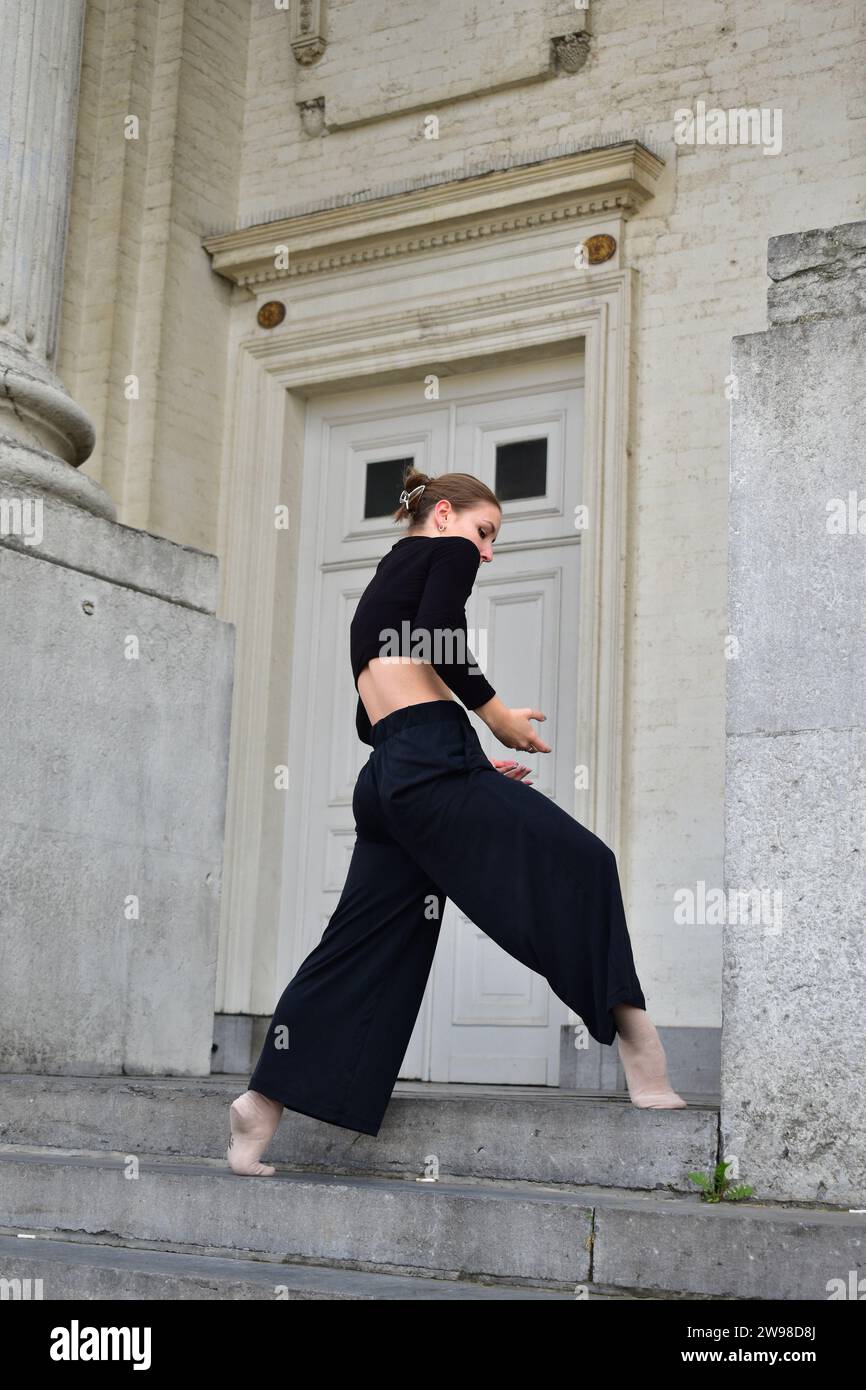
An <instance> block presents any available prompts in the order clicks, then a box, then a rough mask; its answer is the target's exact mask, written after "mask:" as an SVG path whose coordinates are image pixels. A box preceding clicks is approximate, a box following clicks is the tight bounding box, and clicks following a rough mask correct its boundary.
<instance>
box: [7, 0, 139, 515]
mask: <svg viewBox="0 0 866 1390" xmlns="http://www.w3.org/2000/svg"><path fill="white" fill-rule="evenodd" d="M84 10H85V0H62V3H58V0H0V491H2V489H3V486H4V485H5V484H9V485H11V486H12V487H13V488H16V489H20V490H22V491H25V492H28V493H33V492H35V493H40V494H48V495H51V496H54V497H57V498H60V499H62V500H64V501H66V502H70V503H73V504H74V505H77V506H79V507H83V508H85V509H86V510H87V511H89V512H93V513H95V514H96V515H98V516H102V517H107V518H109V519H114V516H115V508H114V504H113V503H112V501H111V499H110V498H109V497H108V495H107V493H105V492H104V491H103V489H102V488H101V487H99V486H98V485H97V484H96V483H95V482H93V480H92V479H90V478H88V477H87V476H86V475H85V474H83V473H80V472H78V469H79V467H80V465H81V464H82V463H84V461H85V459H87V458H88V457H89V456H90V454H91V452H92V450H93V444H94V434H93V426H92V425H91V423H90V420H89V419H88V417H87V415H86V414H85V412H84V411H83V410H82V409H81V407H80V406H78V405H76V403H75V402H74V401H73V400H71V399H70V397H69V396H68V395H67V393H66V391H65V390H64V388H63V384H62V382H61V381H60V380H59V378H58V377H57V375H56V373H55V371H54V363H55V360H56V356H57V333H58V323H59V319H60V305H61V296H62V291H63V264H64V250H65V243H66V226H67V219H68V213H69V193H70V186H71V179H72V159H73V149H74V144H75V121H76V110H77V103H78V83H79V72H80V67H81V44H82V36H83V31H84Z"/></svg>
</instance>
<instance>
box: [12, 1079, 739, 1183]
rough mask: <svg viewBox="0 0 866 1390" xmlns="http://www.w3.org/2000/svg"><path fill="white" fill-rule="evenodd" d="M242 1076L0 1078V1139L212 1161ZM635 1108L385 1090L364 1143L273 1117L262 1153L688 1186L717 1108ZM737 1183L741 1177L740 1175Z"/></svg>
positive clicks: (707, 1101) (223, 1140)
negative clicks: (383, 1105)
mask: <svg viewBox="0 0 866 1390" xmlns="http://www.w3.org/2000/svg"><path fill="white" fill-rule="evenodd" d="M248 1079H249V1078H248V1077H231V1076H219V1077H213V1078H211V1077H153V1076H151V1077H129V1076H121V1077H117V1076H112V1077H78V1076H32V1075H12V1074H6V1075H3V1076H0V1115H2V1117H3V1118H2V1124H0V1140H2V1141H3V1142H5V1143H15V1144H33V1145H37V1146H42V1147H48V1146H52V1147H53V1146H60V1147H62V1148H68V1149H87V1150H98V1149H111V1150H122V1151H123V1152H125V1153H143V1152H145V1153H155V1154H168V1155H177V1156H178V1157H181V1158H185V1157H187V1156H195V1157H201V1158H224V1156H225V1151H226V1144H227V1143H228V1107H229V1105H230V1104H231V1102H232V1100H233V1099H234V1098H235V1096H237V1095H239V1094H240V1093H241V1092H242V1091H244V1090H245V1089H246V1085H247V1081H248ZM684 1099H686V1100H688V1101H689V1102H690V1104H689V1106H688V1108H687V1109H685V1110H669V1111H660V1110H638V1109H637V1108H636V1107H635V1106H633V1105H632V1104H631V1102H630V1101H629V1100H628V1098H627V1097H625V1098H623V1097H619V1096H609V1097H606V1096H599V1095H597V1094H590V1095H581V1094H579V1093H576V1092H570V1091H559V1090H557V1089H555V1088H552V1087H542V1086H520V1087H517V1086H469V1085H456V1084H449V1085H445V1084H437V1083H408V1082H398V1084H397V1089H396V1090H395V1092H394V1096H393V1098H392V1100H391V1103H390V1105H389V1107H388V1110H387V1113H386V1115H385V1120H384V1123H383V1125H382V1128H381V1129H380V1131H379V1133H378V1135H376V1136H375V1138H374V1137H373V1136H372V1135H369V1134H361V1135H359V1134H357V1133H356V1132H355V1131H354V1130H348V1129H341V1128H340V1127H339V1126H337V1125H330V1124H325V1123H324V1122H323V1121H321V1120H315V1119H312V1118H310V1117H309V1116H307V1115H302V1114H300V1113H299V1112H297V1111H294V1110H293V1111H289V1110H286V1111H284V1112H283V1118H282V1121H281V1123H280V1128H279V1129H278V1131H277V1134H276V1136H275V1138H274V1140H273V1142H272V1144H271V1146H270V1148H269V1150H268V1158H269V1159H270V1161H271V1162H273V1163H280V1164H287V1165H289V1166H291V1167H293V1168H297V1169H300V1170H303V1171H304V1172H314V1173H315V1172H321V1173H330V1174H333V1173H348V1174H363V1173H367V1174H370V1175H374V1174H384V1175H388V1174H405V1175H408V1176H413V1177H414V1176H416V1175H419V1176H420V1175H422V1174H423V1173H424V1172H425V1169H427V1168H428V1167H430V1166H432V1163H431V1160H432V1159H435V1160H436V1161H437V1162H438V1171H439V1173H440V1174H441V1175H442V1176H447V1177H456V1178H464V1177H478V1178H494V1179H506V1180H516V1181H521V1182H554V1183H560V1182H568V1183H576V1184H578V1185H586V1184H592V1185H595V1186H599V1187H617V1188H634V1189H636V1190H639V1191H644V1190H646V1191H653V1190H656V1189H662V1190H671V1191H676V1192H685V1193H688V1192H694V1191H695V1188H694V1185H693V1184H692V1183H690V1182H689V1180H688V1176H687V1175H688V1173H689V1172H690V1171H692V1170H694V1169H698V1170H700V1171H701V1172H709V1170H710V1169H711V1168H712V1166H713V1164H714V1163H715V1162H716V1155H717V1147H718V1103H717V1102H716V1103H715V1104H714V1103H713V1100H712V1098H708V1097H695V1098H693V1097H690V1096H685V1097H684ZM742 1181H744V1182H747V1181H748V1175H747V1174H745V1173H744V1174H743V1177H742Z"/></svg>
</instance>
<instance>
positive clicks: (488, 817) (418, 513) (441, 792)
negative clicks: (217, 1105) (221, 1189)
mask: <svg viewBox="0 0 866 1390" xmlns="http://www.w3.org/2000/svg"><path fill="white" fill-rule="evenodd" d="M407 515H408V517H409V520H410V525H409V529H408V531H407V533H406V534H405V535H404V536H403V537H402V539H400V540H399V541H397V542H396V543H395V544H394V545H393V546H392V547H391V549H390V550H389V552H388V553H387V554H386V555H385V556H384V558H383V559H382V560H380V562H379V565H378V567H377V569H376V572H375V574H374V576H373V578H372V579H371V580H370V583H369V584H368V585H367V588H366V589H365V591H364V593H363V595H362V596H361V599H360V601H359V603H358V607H357V609H356V612H355V616H354V618H353V619H352V624H351V634H350V636H351V641H350V646H351V659H352V670H353V673H354V677H355V687H356V689H357V691H358V697H359V698H358V704H357V713H356V721H355V722H356V727H357V731H358V735H359V737H360V738H361V740H362V741H363V742H365V743H368V744H370V745H371V747H372V750H373V751H372V753H371V754H370V757H369V758H368V760H367V762H366V763H365V764H364V766H363V768H362V769H361V772H360V775H359V777H358V780H357V783H356V785H355V791H354V797H353V802H352V811H353V815H354V817H355V823H356V824H355V830H356V841H355V848H354V851H353V854H352V859H351V862H350V865H349V871H348V875H347V877H346V882H345V886H344V888H343V892H342V895H341V897H340V901H339V903H338V904H337V907H336V909H335V910H334V913H333V915H332V916H331V918H330V920H329V922H328V925H327V927H326V929H325V932H324V934H323V936H322V939H321V941H320V942H319V944H318V946H316V948H315V949H314V950H313V951H312V952H311V954H310V955H309V956H307V958H306V960H305V961H304V962H303V964H302V965H301V967H300V969H299V970H298V972H297V974H296V975H295V976H294V978H293V979H292V980H291V981H290V983H289V984H288V986H287V987H286V989H285V991H284V992H283V995H282V998H281V999H280V1001H279V1003H278V1005H277V1008H276V1012H275V1013H274V1016H273V1020H272V1022H271V1025H270V1028H269V1031H268V1036H267V1038H266V1040H265V1044H264V1047H263V1048H262V1052H261V1055H260V1057H259V1060H258V1062H257V1064H256V1067H255V1070H254V1071H253V1074H252V1076H251V1077H250V1082H249V1090H247V1091H246V1092H245V1093H244V1094H243V1095H242V1096H239V1097H238V1099H237V1100H235V1101H233V1102H232V1106H231V1111H230V1128H231V1138H230V1140H229V1147H228V1151H227V1155H226V1156H227V1159H228V1162H229V1165H230V1166H231V1168H232V1169H233V1171H234V1172H236V1173H240V1174H244V1175H250V1176H265V1175H270V1174H272V1173H273V1172H274V1169H273V1168H272V1167H270V1166H269V1165H265V1164H263V1163H262V1162H261V1155H262V1153H263V1152H264V1151H265V1149H266V1148H267V1146H268V1144H269V1143H270V1141H271V1139H272V1138H273V1135H274V1132H275V1130H276V1128H277V1125H278V1124H279V1121H280V1117H281V1115H282V1111H283V1108H284V1107H286V1108H287V1109H289V1110H297V1111H300V1112H301V1113H302V1114H306V1115H312V1116H314V1117H315V1118H316V1119H319V1120H325V1121H327V1122H328V1123H329V1124H335V1125H342V1126H343V1127H345V1128H347V1129H352V1130H357V1131H360V1132H362V1133H364V1134H374V1135H375V1134H377V1133H378V1131H379V1127H380V1125H381V1123H382V1118H383V1115H384V1112H385V1109H386V1107H387V1105H388V1101H389V1098H390V1096H391V1092H392V1090H393V1086H394V1082H395V1081H396V1079H397V1075H398V1073H399V1070H400V1065H401V1063H402V1061H403V1058H404V1056H405V1053H406V1048H407V1047H408V1045H409V1039H410V1037H411V1034H412V1030H413V1027H414V1025H415V1020H416V1018H417V1015H418V1011H419V1009H420V1006H421V1000H422V996H423V994H424V990H425V987H426V984H427V979H428V976H429V972H430V967H431V965H432V962H433V954H434V951H435V949H436V943H437V939H438V935H439V924H440V922H441V920H442V912H443V910H444V907H445V901H446V899H447V898H451V899H452V901H453V902H454V903H456V905H457V906H458V907H459V908H460V910H461V912H464V913H465V914H466V916H467V917H469V918H470V920H471V921H472V922H474V923H475V924H476V925H477V926H478V927H480V928H481V929H482V931H484V932H486V933H487V935H488V936H490V937H491V938H492V939H493V940H494V941H496V942H497V943H498V944H499V945H500V946H501V947H502V948H503V949H504V950H505V951H507V952H508V953H509V954H510V955H512V956H514V957H515V958H516V959H517V960H519V961H522V962H523V963H524V965H528V966H529V967H530V969H532V970H535V971H537V972H538V973H539V974H541V975H543V976H545V978H546V979H547V981H548V983H549V984H550V986H551V988H552V990H553V991H554V993H555V994H557V995H558V996H559V998H560V999H562V1000H563V1001H564V1002H565V1003H566V1004H568V1005H569V1007H570V1008H572V1009H574V1010H575V1012H576V1013H577V1014H578V1015H579V1016H580V1018H581V1019H582V1020H583V1022H584V1024H585V1025H586V1028H587V1030H588V1031H589V1033H590V1034H591V1035H592V1037H593V1038H595V1039H596V1040H597V1041H598V1042H601V1043H605V1044H607V1045H610V1044H611V1043H612V1042H613V1039H614V1037H615V1036H616V1035H617V1034H618V1035H619V1053H620V1057H621V1058H622V1063H623V1068H624V1071H625V1075H626V1081H627V1085H628V1090H629V1096H630V1098H631V1101H632V1103H633V1104H634V1105H636V1106H639V1107H640V1108H642V1109H665V1110H667V1109H680V1108H682V1107H683V1106H685V1104H686V1102H685V1101H684V1100H683V1099H682V1097H680V1096H678V1095H677V1094H676V1093H675V1092H674V1091H673V1090H671V1087H670V1084H669V1081H668V1074H667V1064H666V1060H665V1054H664V1050H663V1048H662V1045H661V1042H660V1040H659V1036H658V1033H657V1031H656V1029H655V1027H654V1025H653V1024H652V1023H651V1022H650V1019H649V1018H648V1016H647V1013H646V1001H645V999H644V996H643V992H642V990H641V987H640V983H639V981H638V978H637V975H636V973H635V967H634V961H633V958H632V951H631V943H630V941H629V935H628V930H627V927H626V921H625V913H624V910H623V903H622V894H621V891H620V883H619V876H618V872H617V864H616V858H615V856H614V854H613V851H612V850H610V849H609V848H608V847H607V846H606V845H605V844H604V843H603V841H602V840H600V839H599V838H598V837H597V836H596V835H593V834H592V833H591V831H589V830H587V829H586V828H585V827H584V826H582V825H581V824H580V823H579V822H578V821H576V820H575V819H574V818H573V817H572V816H570V815H569V814H568V813H567V812H566V811H563V810H562V809H561V808H560V807H559V806H557V805H556V803H555V802H554V801H551V800H550V798H549V797H546V796H533V795H532V792H531V790H530V788H531V784H530V783H527V782H525V781H524V780H523V779H524V778H525V776H526V773H527V772H528V771H529V769H528V768H527V767H525V766H523V765H522V764H519V763H515V762H513V761H504V760H493V759H489V758H487V757H486V756H485V754H484V752H483V750H482V747H481V744H480V742H479V740H478V735H477V734H476V732H475V729H474V728H473V726H472V723H471V721H470V720H469V717H468V716H467V714H466V709H471V710H474V711H475V713H476V714H477V715H478V717H479V718H480V719H483V720H484V723H485V724H486V725H487V727H488V728H489V729H490V730H491V732H492V733H493V734H494V735H495V737H496V738H497V739H498V740H499V742H500V743H502V744H504V746H505V747H506V748H511V749H515V750H519V751H520V752H526V753H549V752H550V747H549V746H548V744H546V743H545V742H544V741H543V739H542V738H541V736H540V735H539V733H538V731H537V730H536V729H535V728H534V726H533V724H532V722H531V721H532V720H535V721H543V720H544V719H545V715H544V714H542V712H541V711H540V710H535V709H529V708H526V709H510V708H508V706H506V705H505V704H503V702H502V700H500V699H499V697H498V695H497V694H496V692H495V690H494V689H493V687H492V686H491V685H490V684H489V683H488V681H487V680H486V678H485V677H484V675H483V674H482V672H481V671H480V670H479V669H478V667H477V665H476V662H475V658H474V657H473V655H472V652H471V651H470V650H469V648H468V646H467V644H466V643H467V629H466V614H465V604H466V600H467V598H468V596H469V594H470V592H471V590H472V586H473V584H474V582H475V577H476V575H477V573H478V567H479V565H480V564H481V563H482V561H483V562H484V564H489V563H490V562H491V560H492V559H493V546H494V542H495V541H496V538H497V536H498V535H499V529H500V526H501V524H502V511H501V508H500V506H499V503H498V502H497V500H496V497H495V495H494V494H493V493H492V492H491V491H490V489H489V488H488V487H487V486H486V485H485V484H484V483H482V482H481V481H480V480H479V479H478V478H474V477H472V476H471V475H470V474H467V473H444V474H442V475H441V476H440V477H438V478H430V477H427V475H426V474H423V473H417V472H415V473H411V474H410V475H409V476H408V477H407V478H406V479H405V483H404V490H403V493H402V495H401V497H400V508H399V509H398V510H397V512H396V513H395V519H396V520H399V519H400V518H401V517H405V516H407ZM455 694H456V695H457V696H458V697H459V700H460V701H462V704H459V703H458V702H457V701H456V700H455V699H454V698H453V695H455ZM464 706H465V707H466V709H464Z"/></svg>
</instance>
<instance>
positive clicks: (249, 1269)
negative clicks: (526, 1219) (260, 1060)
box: [0, 1236, 629, 1303]
mask: <svg viewBox="0 0 866 1390" xmlns="http://www.w3.org/2000/svg"><path fill="white" fill-rule="evenodd" d="M0 1279H8V1280H9V1281H10V1283H9V1287H10V1296H11V1297H15V1296H17V1297H20V1298H21V1299H22V1301H23V1299H25V1298H27V1297H30V1298H33V1299H35V1298H37V1297H41V1298H43V1299H46V1300H48V1299H51V1300H54V1299H72V1300H74V1299H102V1300H106V1301H111V1302H112V1303H114V1302H117V1301H124V1300H129V1299H139V1298H144V1299H150V1300H157V1299H158V1300H169V1299H170V1300H171V1301H172V1302H179V1301H181V1302H182V1301H189V1300H192V1299H194V1300H196V1301H197V1302H198V1301H201V1300H215V1299H227V1300H228V1299H230V1300H232V1301H233V1302H234V1301H237V1300H243V1301H258V1302H278V1301H285V1302H287V1303H295V1302H322V1301H328V1302H340V1303H343V1302H361V1301H363V1302H372V1301H381V1302H390V1301H391V1300H394V1299H399V1300H400V1301H401V1302H447V1303H453V1302H466V1301H470V1302H478V1301H479V1300H487V1299H492V1300H493V1301H494V1302H502V1301H503V1300H506V1301H515V1300H517V1301H520V1302H537V1301H539V1300H541V1301H548V1302H549V1301H550V1300H553V1301H554V1302H562V1300H563V1299H569V1300H573V1298H574V1294H573V1293H572V1292H567V1293H564V1292H559V1291H557V1290H555V1289H542V1288H536V1287H527V1286H520V1285H514V1284H488V1283H481V1282H480V1281H472V1280H469V1279H435V1278H426V1277H424V1276H418V1275H411V1274H372V1273H368V1272H367V1271H365V1270H357V1269H341V1268H339V1267H334V1266H331V1265H310V1264H301V1265H291V1264H284V1263H283V1262H282V1261H279V1260H261V1259H259V1260H242V1259H238V1258H232V1257H230V1256H219V1255H186V1254H183V1253H180V1252H175V1251H165V1250H148V1249H142V1248H141V1247H137V1248H132V1249H130V1248H128V1247H126V1246H123V1245H121V1246H118V1245H97V1244H92V1245H91V1244H85V1243H83V1242H82V1241H68V1240H65V1241H64V1240H47V1239H44V1238H43V1237H36V1239H35V1240H28V1241H27V1244H26V1245H25V1244H24V1243H23V1242H22V1241H21V1240H19V1239H18V1238H17V1237H15V1236H0ZM27 1280H29V1281H30V1284H29V1286H28V1285H27V1283H26V1281H27ZM37 1280H38V1281H41V1284H37ZM15 1281H17V1283H16V1282H15ZM628 1296H629V1295H622V1297H628ZM592 1297H593V1298H601V1297H606V1298H608V1299H609V1298H611V1297H616V1295H599V1294H593V1295H592Z"/></svg>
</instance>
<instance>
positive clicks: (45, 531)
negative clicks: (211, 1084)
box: [0, 489, 234, 1076]
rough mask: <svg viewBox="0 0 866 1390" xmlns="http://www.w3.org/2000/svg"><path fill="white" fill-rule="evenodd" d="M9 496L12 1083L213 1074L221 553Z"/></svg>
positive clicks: (6, 644)
mask: <svg viewBox="0 0 866 1390" xmlns="http://www.w3.org/2000/svg"><path fill="white" fill-rule="evenodd" d="M35 500H38V501H39V502H40V503H41V509H40V510H39V511H38V512H37V511H35V510H34V511H31V512H30V513H29V522H30V523H31V524H30V525H29V527H18V528H17V529H15V526H14V523H15V518H16V510H15V507H14V506H13V503H18V504H20V506H21V508H22V511H21V512H20V513H17V515H19V516H23V515H25V513H24V510H23V509H24V508H25V507H27V506H28V505H29V504H31V503H34V501H35ZM0 501H2V502H3V504H4V507H5V514H4V515H5V527H4V528H0V667H2V671H3V680H2V683H0V726H2V728H3V733H4V738H3V749H4V766H3V777H2V778H0V952H2V965H0V1071H5V1072H20V1071H24V1070H26V1071H29V1072H51V1073H61V1074H73V1073H74V1074H79V1075H81V1074H89V1075H100V1074H110V1073H124V1072H135V1073H139V1074H148V1073H161V1074H174V1075H194V1076H198V1075H205V1074H207V1073H208V1072H209V1070H210V1062H211V1046H212V1025H213V1009H214V990H215V978H216V953H217V930H218V907H219V896H220V880H221V861H222V835H223V820H224V806H225V787H226V774H227V766H228V743H229V721H230V699H231V680H232V653H233V638H234V630H233V628H231V627H230V626H229V625H228V624H226V623H223V622H220V621H218V620H217V619H216V618H215V617H214V616H213V615H214V609H215V604H216V580H217V564H216V560H215V558H214V557H213V556H210V555H205V554H203V553H201V552H200V551H195V550H191V549H188V548H186V547H184V546H178V545H174V544H172V543H171V542H169V541H165V540H163V539H160V538H158V537H155V536H150V535H147V534H146V533H143V532H140V531H134V530H131V529H129V528H127V527H123V526H118V525H117V524H116V523H114V522H111V521H108V520H105V519H103V518H100V517H96V516H93V515H91V514H89V513H87V512H83V511H80V510H79V509H77V508H75V507H72V506H69V505H67V504H65V503H63V502H62V501H58V500H52V499H50V498H39V499H34V498H33V497H32V496H31V497H29V498H28V497H27V495H26V494H14V495H13V493H12V492H11V490H9V489H7V490H5V491H4V493H3V497H2V499H0ZM32 523H38V524H32Z"/></svg>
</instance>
